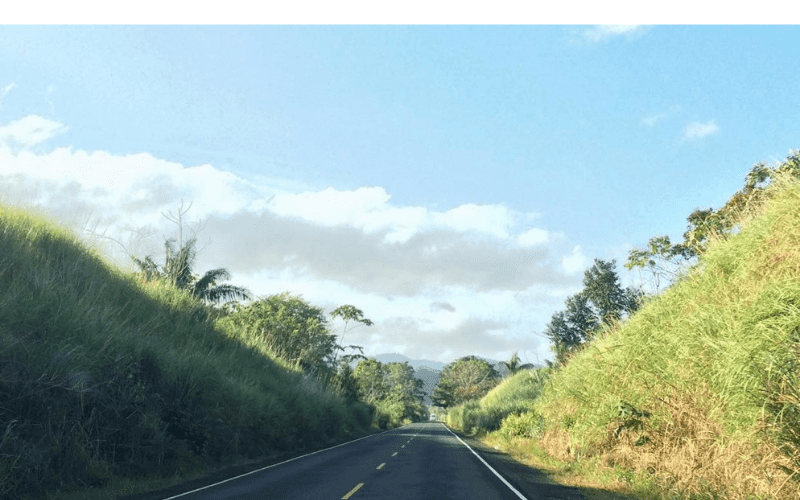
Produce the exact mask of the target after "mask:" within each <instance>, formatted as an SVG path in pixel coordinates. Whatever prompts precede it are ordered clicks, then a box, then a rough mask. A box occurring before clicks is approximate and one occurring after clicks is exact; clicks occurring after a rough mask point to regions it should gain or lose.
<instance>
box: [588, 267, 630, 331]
mask: <svg viewBox="0 0 800 500" xmlns="http://www.w3.org/2000/svg"><path fill="white" fill-rule="evenodd" d="M616 267H617V261H616V260H613V259H612V260H611V261H605V260H601V259H594V265H592V267H590V268H589V269H588V270H587V271H586V272H585V273H584V275H583V286H584V288H583V293H584V294H585V296H586V299H588V301H589V302H591V303H592V305H593V306H594V309H595V313H596V315H597V317H598V319H599V320H600V321H601V322H603V323H605V324H611V323H612V322H613V321H619V320H620V319H621V318H622V316H623V314H631V313H633V312H634V311H636V309H637V308H638V299H639V295H640V294H639V293H638V291H636V290H634V289H632V288H627V289H623V288H622V286H621V285H620V283H619V277H618V276H617V272H616V270H615V268H616Z"/></svg>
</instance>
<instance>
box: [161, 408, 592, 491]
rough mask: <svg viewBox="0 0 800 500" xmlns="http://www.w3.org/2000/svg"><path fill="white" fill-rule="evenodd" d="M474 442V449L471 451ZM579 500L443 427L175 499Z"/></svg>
mask: <svg viewBox="0 0 800 500" xmlns="http://www.w3.org/2000/svg"><path fill="white" fill-rule="evenodd" d="M467 443H470V445H469V446H468V445H467ZM555 498H557V499H559V500H579V499H583V498H584V496H583V495H582V494H581V492H580V490H578V489H576V488H568V487H564V486H560V485H555V484H552V483H549V482H548V481H547V480H546V478H545V476H544V475H542V474H538V473H537V472H536V471H535V470H534V469H530V468H528V467H525V466H524V465H522V464H519V463H517V462H515V461H513V460H512V459H510V458H509V457H507V456H506V455H504V454H500V453H496V452H493V450H488V449H486V448H485V447H483V446H482V445H481V444H480V443H477V442H475V441H470V440H466V439H462V438H461V437H458V436H457V435H456V434H454V433H452V432H451V431H450V430H449V429H448V428H447V427H445V426H444V425H443V424H441V423H436V422H421V423H416V424H411V425H407V426H404V427H401V428H399V429H394V430H391V431H387V432H383V433H380V434H373V435H370V436H367V437H365V438H361V439H358V440H355V441H351V442H349V443H345V444H342V445H339V446H336V447H333V448H329V449H326V450H321V451H318V452H315V453H311V454H308V455H304V456H301V457H297V458H294V459H292V460H289V461H286V462H282V463H279V464H275V465H271V466H269V467H266V468H263V469H260V470H258V471H254V472H251V473H249V474H247V475H244V476H240V477H237V478H233V479H229V480H226V481H225V482H222V483H218V484H215V485H211V486H206V487H204V488H202V489H199V490H195V491H189V492H186V493H182V494H179V495H173V496H169V497H165V498H164V500H167V499H170V500H171V499H175V500H178V499H180V500H199V499H204V500H222V499H242V500H243V499H254V500H255V499H258V500H263V499H275V500H279V499H292V500H297V499H302V500H316V499H319V500H339V499H344V500H350V499H352V500H367V499H383V500H409V499H419V500H424V499H431V500H444V499H454V500H456V499H457V500H470V499H475V500H549V499H555Z"/></svg>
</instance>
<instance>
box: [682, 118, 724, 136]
mask: <svg viewBox="0 0 800 500" xmlns="http://www.w3.org/2000/svg"><path fill="white" fill-rule="evenodd" d="M717 132H719V127H717V124H716V122H715V121H714V120H710V121H707V122H705V123H700V122H692V123H690V124H688V125H686V127H685V128H684V129H683V138H684V139H685V140H693V139H702V138H703V137H706V136H709V135H711V134H716V133H717Z"/></svg>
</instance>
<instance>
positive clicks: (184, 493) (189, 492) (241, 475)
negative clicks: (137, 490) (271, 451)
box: [163, 429, 497, 500]
mask: <svg viewBox="0 0 800 500" xmlns="http://www.w3.org/2000/svg"><path fill="white" fill-rule="evenodd" d="M393 430H396V429H388V430H385V431H382V432H376V433H375V434H370V435H369V436H364V437H360V438H358V439H354V440H352V441H347V442H346V443H340V444H337V445H336V446H331V447H330V448H325V449H324V450H317V451H314V452H311V453H306V454H305V455H301V456H299V457H294V458H290V459H289V460H284V461H283V462H278V463H277V464H272V465H267V466H266V467H262V468H260V469H257V470H252V471H250V472H245V473H244V474H240V475H238V476H236V477H229V478H228V479H225V480H224V481H220V482H218V483H214V484H209V485H206V486H203V487H202V488H197V489H196V490H192V491H185V492H183V493H178V494H177V495H174V496H171V497H167V498H164V499H163V500H172V499H173V498H179V497H182V496H185V495H189V494H191V493H196V492H198V491H202V490H205V489H208V488H211V487H213V486H218V485H220V484H223V483H227V482H228V481H233V480H234V479H239V478H240V477H244V476H249V475H250V474H255V473H256V472H261V471H262V470H266V469H270V468H272V467H277V466H279V465H283V464H285V463H289V462H292V461H294V460H299V459H301V458H305V457H310V456H311V455H316V454H317V453H322V452H323V451H328V450H332V449H334V448H338V447H340V446H344V445H346V444H350V443H355V442H356V441H361V440H362V439H367V438H371V437H373V436H377V435H378V434H383V433H384V432H391V431H393ZM448 430H449V429H448ZM456 437H458V436H456ZM462 442H463V441H462ZM473 453H475V452H473ZM495 474H497V473H496V472H495Z"/></svg>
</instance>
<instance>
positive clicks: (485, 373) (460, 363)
mask: <svg viewBox="0 0 800 500" xmlns="http://www.w3.org/2000/svg"><path fill="white" fill-rule="evenodd" d="M498 378H499V377H498V374H497V371H496V370H495V369H494V367H493V366H492V365H491V364H489V363H488V362H487V361H485V360H483V359H480V358H477V357H475V356H465V357H463V358H460V359H457V360H456V361H453V362H452V363H450V364H449V365H447V366H445V367H444V369H443V370H442V374H441V375H440V377H439V382H438V383H437V384H436V387H434V389H433V395H432V396H431V398H432V399H433V402H434V404H435V405H437V406H441V407H442V408H448V407H451V406H457V405H460V404H462V403H464V402H466V401H470V400H473V399H480V398H482V397H483V396H485V395H486V393H487V392H489V391H490V390H491V389H492V387H494V386H495V385H497V381H498Z"/></svg>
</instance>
